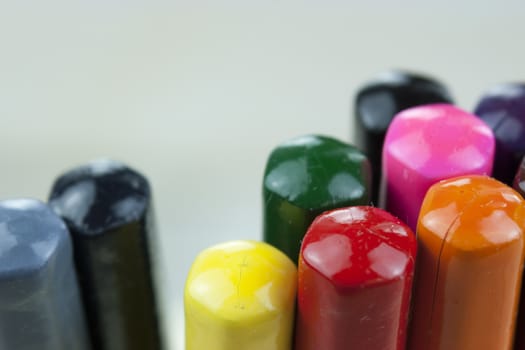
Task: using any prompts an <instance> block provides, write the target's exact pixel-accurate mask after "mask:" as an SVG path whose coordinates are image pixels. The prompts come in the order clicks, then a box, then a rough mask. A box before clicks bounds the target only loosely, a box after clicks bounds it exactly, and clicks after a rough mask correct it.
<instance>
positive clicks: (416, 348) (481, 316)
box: [408, 175, 525, 350]
mask: <svg viewBox="0 0 525 350" xmlns="http://www.w3.org/2000/svg"><path fill="white" fill-rule="evenodd" d="M524 227H525V202H524V200H523V198H521V196H520V195H519V194H518V193H516V191H514V190H513V189H512V188H510V187H508V186H506V185H505V184H503V183H501V182H499V181H497V180H495V179H492V178H489V177H487V176H479V175H471V176H464V177H458V178H454V179H448V180H444V181H441V182H439V183H437V184H435V185H433V186H432V187H431V188H430V189H429V191H428V193H427V195H426V196H425V200H424V202H423V206H422V208H421V213H420V215H419V221H418V226H417V235H418V242H419V250H418V265H417V276H416V283H415V288H414V303H413V319H412V322H411V327H410V335H409V346H408V349H409V350H421V349H425V350H437V349H440V350H479V349H483V350H508V349H511V347H512V342H513V335H514V329H515V318H516V312H517V309H518V301H519V300H518V298H519V293H520V286H521V278H522V277H521V275H522V270H523V259H524V250H523V249H524V233H523V229H524Z"/></svg>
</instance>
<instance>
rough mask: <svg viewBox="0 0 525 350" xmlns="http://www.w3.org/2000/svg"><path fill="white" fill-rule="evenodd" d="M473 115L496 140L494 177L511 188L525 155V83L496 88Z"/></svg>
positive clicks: (477, 107) (482, 100) (489, 92)
mask: <svg viewBox="0 0 525 350" xmlns="http://www.w3.org/2000/svg"><path fill="white" fill-rule="evenodd" d="M474 114H476V115H477V116H479V117H480V118H481V119H483V120H484V121H485V122H486V123H487V124H488V125H489V126H490V127H491V129H492V130H493V131H494V134H495V136H496V157H495V159H494V172H493V175H494V177H495V178H496V179H498V180H500V181H502V182H504V183H506V184H508V185H512V180H513V178H514V174H515V173H516V169H517V167H518V165H519V163H520V161H521V158H522V157H523V156H524V155H525V83H508V84H502V85H498V86H495V87H493V88H492V89H490V90H489V91H487V92H486V93H485V94H484V95H483V96H482V97H481V100H480V101H479V103H478V105H477V106H476V109H475V111H474Z"/></svg>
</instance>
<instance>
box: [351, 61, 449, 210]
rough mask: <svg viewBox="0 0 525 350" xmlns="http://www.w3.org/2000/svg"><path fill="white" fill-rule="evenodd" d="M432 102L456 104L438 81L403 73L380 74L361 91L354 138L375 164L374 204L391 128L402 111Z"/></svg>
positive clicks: (357, 97)
mask: <svg viewBox="0 0 525 350" xmlns="http://www.w3.org/2000/svg"><path fill="white" fill-rule="evenodd" d="M430 103H452V98H451V97H450V93H449V92H448V90H447V88H446V87H445V86H444V85H443V84H442V83H441V82H439V81H437V80H436V79H434V78H431V77H428V76H423V75H420V74H416V73H413V72H408V71H402V70H392V71H388V72H385V73H383V74H380V75H379V76H378V77H376V78H375V79H374V80H372V81H370V82H368V83H366V84H365V85H364V86H363V87H361V88H360V89H359V91H358V92H357V94H356V96H355V101H354V109H355V110H354V114H355V125H354V129H353V130H354V134H353V137H354V138H353V139H354V140H355V142H356V146H357V147H358V148H360V149H361V150H363V151H364V152H365V154H366V155H367V156H368V159H369V160H370V163H371V165H372V174H373V176H372V198H373V202H374V203H376V204H377V203H378V194H379V182H380V180H381V155H382V152H383V142H384V140H385V135H386V131H387V129H388V126H389V125H390V123H391V122H392V119H393V118H394V116H395V115H396V114H397V113H399V112H401V111H402V110H404V109H407V108H410V107H415V106H419V105H424V104H430Z"/></svg>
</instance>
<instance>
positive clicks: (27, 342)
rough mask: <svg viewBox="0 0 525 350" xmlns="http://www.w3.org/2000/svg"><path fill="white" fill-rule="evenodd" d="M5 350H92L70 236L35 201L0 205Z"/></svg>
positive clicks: (0, 325) (0, 310)
mask: <svg viewBox="0 0 525 350" xmlns="http://www.w3.org/2000/svg"><path fill="white" fill-rule="evenodd" d="M0 349H2V350H89V349H91V347H90V345H89V337H88V331H87V326H86V320H85V315H84V310H83V307H82V301H81V297H80V292H79V287H78V281H77V277H76V273H75V268H74V263H73V249H72V245H71V239H70V237H69V232H68V231H67V228H66V225H65V224H64V222H63V221H62V220H60V218H59V217H58V216H57V215H56V214H55V213H53V211H52V210H51V209H50V208H49V207H48V206H47V205H45V204H44V203H42V202H40V201H37V200H34V199H10V200H5V201H1V202H0Z"/></svg>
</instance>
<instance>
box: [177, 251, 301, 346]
mask: <svg viewBox="0 0 525 350" xmlns="http://www.w3.org/2000/svg"><path fill="white" fill-rule="evenodd" d="M296 278H297V275H296V268H295V265H294V264H293V262H292V261H291V260H290V259H289V258H288V257H286V256H285V255H284V254H283V253H281V252H280V251H278V250H277V249H276V248H274V247H272V246H270V245H269V244H266V243H261V242H255V241H232V242H227V243H223V244H219V245H216V246H213V247H211V248H208V249H206V250H204V251H203V252H201V253H200V254H199V255H198V257H197V258H196V259H195V262H194V263H193V265H192V267H191V269H190V272H189V274H188V278H187V282H186V287H185V293H184V305H185V315H186V349H188V350H200V349H208V350H215V349H221V350H222V349H224V350H226V349H232V348H235V347H236V348H240V349H250V350H269V349H274V350H285V349H289V348H290V346H291V339H292V328H293V319H294V315H293V313H294V301H295V291H296Z"/></svg>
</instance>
